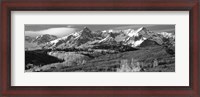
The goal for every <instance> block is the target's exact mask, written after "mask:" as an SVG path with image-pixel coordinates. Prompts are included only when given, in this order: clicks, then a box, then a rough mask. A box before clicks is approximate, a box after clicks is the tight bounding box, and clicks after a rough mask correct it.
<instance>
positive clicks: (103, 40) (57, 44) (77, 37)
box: [25, 27, 175, 49]
mask: <svg viewBox="0 0 200 97" xmlns="http://www.w3.org/2000/svg"><path fill="white" fill-rule="evenodd" d="M25 41H26V42H28V43H36V44H38V45H42V46H43V48H48V49H49V48H51V49H52V48H59V49H63V48H71V47H75V48H81V47H85V48H87V47H92V46H95V45H126V46H127V45H128V46H131V47H144V46H150V45H164V44H166V42H167V43H170V44H173V45H174V44H175V35H174V33H168V32H159V33H158V32H152V31H149V30H148V29H147V28H145V27H141V28H139V29H136V30H134V29H125V30H112V29H110V30H103V31H91V30H90V29H89V28H88V27H84V28H83V29H82V30H80V31H76V32H74V33H71V34H69V35H66V36H64V37H60V38H58V37H57V36H54V35H49V34H44V35H40V36H37V37H35V38H34V37H30V36H25Z"/></svg>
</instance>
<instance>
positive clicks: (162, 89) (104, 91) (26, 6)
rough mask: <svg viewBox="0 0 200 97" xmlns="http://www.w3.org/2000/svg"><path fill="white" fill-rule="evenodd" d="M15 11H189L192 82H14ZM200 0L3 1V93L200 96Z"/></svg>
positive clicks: (161, 96)
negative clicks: (94, 84) (82, 84)
mask: <svg viewBox="0 0 200 97" xmlns="http://www.w3.org/2000/svg"><path fill="white" fill-rule="evenodd" d="M11 11H189V16H190V21H189V26H190V44H189V45H190V68H189V70H190V74H189V78H190V83H189V86H11V80H12V79H11V72H12V71H11V49H12V47H11V34H12V33H11ZM199 26H200V25H199V0H166V1H165V0H116V1H113V0H101V1H100V0H98V1H97V0H95V1H94V0H85V1H82V0H66V1H64V0H62V1H56V0H55V1H54V0H50V1H47V0H42V1H41V0H36V1H33V0H28V1H22V0H11V1H2V2H1V33H0V43H1V45H0V47H1V48H0V53H1V57H0V58H1V60H0V62H1V63H0V64H1V68H0V69H1V93H0V94H1V96H2V97H8V96H9V97H10V96H12V97H13V96H17V97H18V96H23V97H24V96H37V97H38V96H46V97H47V96H114V97H116V96H134V97H169V96H170V97H200V76H199V75H200V68H199V67H200V66H199V41H200V40H199Z"/></svg>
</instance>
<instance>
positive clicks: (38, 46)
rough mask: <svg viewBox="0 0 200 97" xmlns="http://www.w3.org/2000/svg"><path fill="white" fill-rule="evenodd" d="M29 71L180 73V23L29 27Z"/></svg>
mask: <svg viewBox="0 0 200 97" xmlns="http://www.w3.org/2000/svg"><path fill="white" fill-rule="evenodd" d="M25 71H26V72H175V25H137V24H135V25H133V24H132V25H128V24H127V25H121V24H119V25H118V24H116V25H112V24H104V25H96V24H93V25H79V24H76V25H75V24H73V25H68V24H66V25H48V24H47V25H39V24H38V25H36V24H34V25H32V24H27V25H25Z"/></svg>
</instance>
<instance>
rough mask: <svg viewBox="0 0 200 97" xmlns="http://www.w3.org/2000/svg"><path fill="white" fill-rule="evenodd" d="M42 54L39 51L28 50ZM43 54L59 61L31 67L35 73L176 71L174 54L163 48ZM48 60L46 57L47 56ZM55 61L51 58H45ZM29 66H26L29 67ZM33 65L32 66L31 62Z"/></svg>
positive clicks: (50, 52) (46, 51)
mask: <svg viewBox="0 0 200 97" xmlns="http://www.w3.org/2000/svg"><path fill="white" fill-rule="evenodd" d="M29 52H39V51H29ZM42 54H44V55H48V56H51V57H54V58H57V59H58V60H57V61H58V62H56V63H53V62H52V63H50V64H49V63H47V64H42V65H36V64H34V63H33V64H32V65H31V66H32V67H31V68H30V67H29V68H26V71H32V72H174V71H175V55H171V54H169V53H167V52H166V49H165V48H163V47H161V46H153V47H144V48H138V49H134V50H132V51H121V52H116V51H113V50H102V49H95V50H94V49H92V51H91V50H89V51H85V50H84V51H83V50H79V51H76V52H73V51H61V50H53V51H52V50H50V51H49V50H45V51H43V53H42ZM46 58H47V57H46ZM43 60H49V61H50V60H52V59H43ZM27 65H28V64H26V66H27ZM29 65H30V63H29Z"/></svg>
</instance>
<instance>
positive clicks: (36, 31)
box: [25, 24, 175, 37]
mask: <svg viewBox="0 0 200 97" xmlns="http://www.w3.org/2000/svg"><path fill="white" fill-rule="evenodd" d="M84 27H88V28H89V29H90V30H92V31H97V30H109V29H114V30H124V29H134V30H136V29H138V28H140V27H146V28H147V29H149V30H150V31H154V32H175V25H151V24H140V25H137V24H135V25H133V24H126V25H121V24H115V25H113V24H101V25H96V24H91V25H84V24H83V25H79V24H77V25H75V24H73V25H72V24H66V25H63V24H62V25H59V24H57V25H50V24H26V25H25V36H32V37H36V36H38V35H42V34H50V35H55V36H58V37H63V36H66V35H69V34H70V33H73V32H76V31H80V30H82V29H83V28H84Z"/></svg>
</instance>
